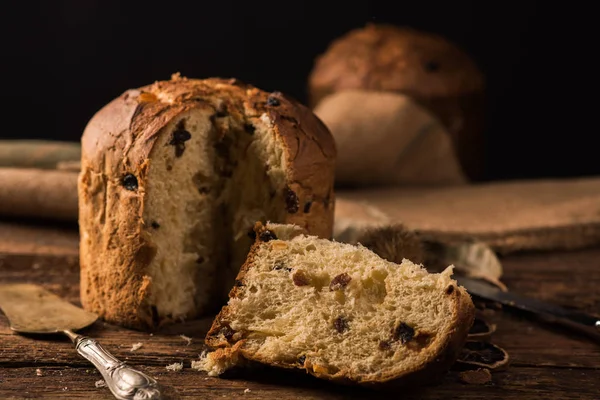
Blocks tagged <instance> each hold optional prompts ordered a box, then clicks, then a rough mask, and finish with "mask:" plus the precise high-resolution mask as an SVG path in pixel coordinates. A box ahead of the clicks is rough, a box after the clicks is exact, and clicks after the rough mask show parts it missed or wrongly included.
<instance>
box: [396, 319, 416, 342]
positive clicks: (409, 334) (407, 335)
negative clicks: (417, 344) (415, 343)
mask: <svg viewBox="0 0 600 400" xmlns="http://www.w3.org/2000/svg"><path fill="white" fill-rule="evenodd" d="M414 336H415V330H414V329H413V328H412V327H410V326H408V325H407V324H406V323H404V322H400V324H398V326H397V327H396V328H395V329H394V330H393V332H392V338H393V339H394V340H400V343H402V344H404V343H407V342H409V341H411V340H412V338H413V337H414Z"/></svg>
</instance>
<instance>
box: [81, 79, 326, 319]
mask: <svg viewBox="0 0 600 400" xmlns="http://www.w3.org/2000/svg"><path fill="white" fill-rule="evenodd" d="M334 159H335V145H334V142H333V139H332V137H331V135H330V133H329V131H328V130H327V128H326V127H325V126H324V125H323V124H322V123H321V122H320V120H319V119H318V118H317V117H315V116H314V115H313V114H312V112H311V111H309V110H308V109H307V108H305V107H304V106H302V105H300V104H298V103H297V102H295V101H294V100H292V99H289V98H287V97H286V96H284V95H282V94H281V93H279V92H273V93H266V92H264V91H261V90H259V89H257V88H255V87H252V86H249V85H245V84H242V83H240V82H238V81H237V80H235V79H232V80H222V79H207V80H194V79H187V78H182V77H180V76H178V75H174V76H173V77H172V79H171V80H169V81H161V82H156V83H154V84H152V85H148V86H145V87H142V88H139V89H135V90H128V91H126V92H125V93H124V94H123V95H121V96H120V97H118V98H116V99H115V100H113V101H112V102H110V103H109V104H108V105H106V106H105V107H104V108H102V109H101V110H100V111H99V112H98V113H97V114H96V115H95V116H94V117H93V118H92V119H91V121H90V122H89V124H88V125H87V127H86V129H85V132H84V134H83V137H82V159H81V173H80V176H79V188H78V190H79V225H80V235H81V245H80V257H81V301H82V304H83V306H84V307H85V308H86V309H87V310H90V311H93V312H96V313H98V314H99V315H100V316H101V317H102V318H104V319H105V320H107V321H110V322H113V323H117V324H119V325H123V326H127V327H131V328H136V329H150V328H153V327H156V326H158V325H160V324H163V323H168V322H170V321H173V320H183V319H190V318H194V317H196V316H199V315H201V314H203V313H206V312H209V311H211V310H215V311H216V309H218V306H219V305H221V304H222V302H223V301H225V300H226V297H227V292H228V291H229V289H230V288H231V285H232V284H233V281H234V278H235V276H236V274H237V272H238V271H239V267H240V266H241V265H242V264H243V262H244V260H245V258H246V255H247V252H248V250H249V248H250V246H251V244H252V242H253V229H252V228H253V225H254V223H255V222H256V221H267V220H271V221H276V222H282V223H293V224H297V225H299V226H302V227H303V228H304V229H306V230H307V231H308V232H311V233H312V234H314V235H318V236H321V237H325V238H328V237H331V235H332V224H333V209H334V194H333V179H334Z"/></svg>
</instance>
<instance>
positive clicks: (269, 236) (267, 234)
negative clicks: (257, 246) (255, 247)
mask: <svg viewBox="0 0 600 400" xmlns="http://www.w3.org/2000/svg"><path fill="white" fill-rule="evenodd" d="M258 238H259V239H260V240H261V241H263V242H268V241H270V240H276V239H277V236H276V235H275V234H274V233H273V232H271V231H270V230H268V229H265V230H264V231H262V232H261V233H260V235H258Z"/></svg>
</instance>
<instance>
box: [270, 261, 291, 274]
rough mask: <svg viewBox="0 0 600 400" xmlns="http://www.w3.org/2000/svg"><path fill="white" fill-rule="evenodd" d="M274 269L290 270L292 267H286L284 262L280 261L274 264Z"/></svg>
mask: <svg viewBox="0 0 600 400" xmlns="http://www.w3.org/2000/svg"><path fill="white" fill-rule="evenodd" d="M273 270H275V271H281V270H284V271H287V272H290V271H291V270H292V269H291V268H289V267H286V266H285V264H284V263H283V262H278V263H276V264H275V266H273Z"/></svg>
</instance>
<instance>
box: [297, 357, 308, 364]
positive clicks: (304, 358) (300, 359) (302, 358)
mask: <svg viewBox="0 0 600 400" xmlns="http://www.w3.org/2000/svg"><path fill="white" fill-rule="evenodd" d="M305 361H306V356H304V355H303V356H300V357H298V364H300V365H304V362H305Z"/></svg>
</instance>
